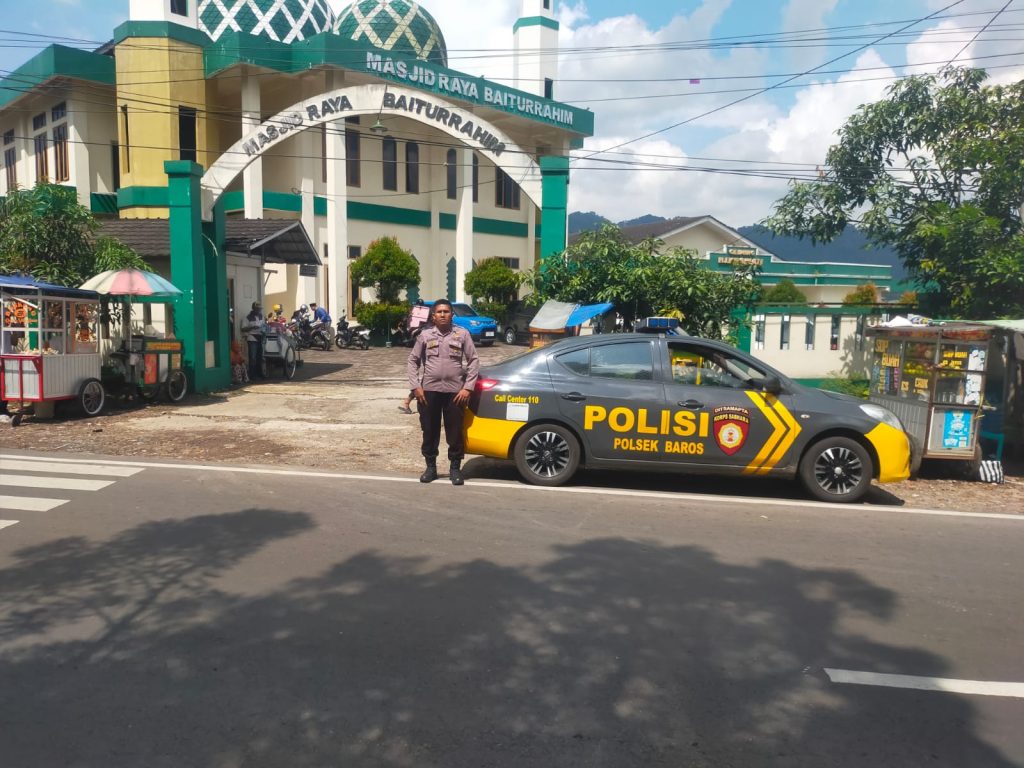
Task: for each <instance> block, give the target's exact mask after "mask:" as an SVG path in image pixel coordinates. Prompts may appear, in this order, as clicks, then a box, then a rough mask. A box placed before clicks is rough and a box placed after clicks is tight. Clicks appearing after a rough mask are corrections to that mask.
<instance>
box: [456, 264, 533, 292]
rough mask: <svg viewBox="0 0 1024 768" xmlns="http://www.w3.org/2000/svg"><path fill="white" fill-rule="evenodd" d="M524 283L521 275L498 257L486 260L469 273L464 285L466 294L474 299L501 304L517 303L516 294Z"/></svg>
mask: <svg viewBox="0 0 1024 768" xmlns="http://www.w3.org/2000/svg"><path fill="white" fill-rule="evenodd" d="M522 282H523V277H522V275H521V274H520V273H518V272H516V271H515V270H514V269H512V268H511V267H509V266H508V265H507V264H506V263H505V262H504V261H502V260H501V259H500V258H498V257H497V256H493V257H491V258H489V259H484V260H483V261H481V262H480V263H479V264H477V265H476V266H475V267H473V268H472V269H471V270H470V271H469V272H467V273H466V279H465V282H464V283H463V285H464V286H465V289H466V293H468V294H470V295H471V296H473V297H474V298H481V299H486V300H487V301H491V302H497V303H500V304H510V303H512V302H513V301H515V298H516V292H517V291H518V290H519V286H520V285H521V284H522Z"/></svg>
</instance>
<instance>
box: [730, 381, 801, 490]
mask: <svg viewBox="0 0 1024 768" xmlns="http://www.w3.org/2000/svg"><path fill="white" fill-rule="evenodd" d="M747 397H749V398H750V399H751V400H753V401H754V405H756V406H757V408H758V410H759V411H761V413H763V414H764V417H765V418H766V419H768V423H769V424H771V425H772V433H771V435H770V436H769V437H768V439H767V440H765V443H764V445H762V446H761V450H760V451H758V452H757V456H755V457H754V460H753V461H752V462H750V463H749V464H748V465H747V466H746V468H745V469H744V470H743V474H745V475H754V474H757V475H766V474H768V473H769V472H771V471H772V470H773V469H774V468H775V465H776V464H778V463H779V462H780V461H781V460H782V459H783V457H784V456H785V455H786V451H788V450H789V449H790V447H791V446H792V445H793V441H795V440H796V438H797V435H799V434H800V425H799V424H797V423H796V419H794V418H793V415H792V414H791V413H790V412H789V409H788V408H786V406H785V405H783V404H782V401H781V400H779V398H777V397H775V396H774V395H770V394H766V395H763V396H762V395H761V394H760V393H758V392H751V391H748V392H747Z"/></svg>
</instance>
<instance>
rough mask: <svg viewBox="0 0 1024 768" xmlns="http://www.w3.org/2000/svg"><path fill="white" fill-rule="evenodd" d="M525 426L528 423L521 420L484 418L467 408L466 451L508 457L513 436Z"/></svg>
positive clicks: (498, 457)
mask: <svg viewBox="0 0 1024 768" xmlns="http://www.w3.org/2000/svg"><path fill="white" fill-rule="evenodd" d="M525 426H526V424H525V423H523V422H521V421H506V420H505V419H487V418H483V417H481V416H477V415H476V414H475V413H473V412H472V411H470V410H468V409H467V411H466V421H465V424H464V426H463V429H464V432H465V436H466V453H476V454H479V455H481V456H490V457H492V458H495V459H507V458H508V451H509V448H510V447H511V446H512V438H514V437H515V436H516V432H518V431H519V430H520V429H522V428H523V427H525Z"/></svg>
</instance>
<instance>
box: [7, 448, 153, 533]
mask: <svg viewBox="0 0 1024 768" xmlns="http://www.w3.org/2000/svg"><path fill="white" fill-rule="evenodd" d="M144 469H145V467H127V466H122V465H117V464H102V463H100V462H89V461H76V460H74V459H71V460H60V459H57V460H51V459H49V458H46V457H42V456H40V457H35V456H16V455H15V456H10V455H6V456H0V487H3V486H6V487H9V488H26V489H28V488H39V489H45V490H58V491H87V492H88V491H99V490H102V489H104V488H106V487H107V486H109V485H113V484H114V483H116V482H117V481H118V480H119V479H120V478H125V477H132V476H133V475H137V474H138V473H139V472H142V471H143V470H144ZM68 475H71V477H68ZM76 475H77V477H76ZM82 475H89V477H88V478H85V477H81V476H82ZM104 476H107V477H109V478H110V479H103V478H104ZM61 495H63V494H61ZM70 501H71V499H70V498H65V499H56V498H48V497H43V496H31V495H25V496H11V495H4V494H0V512H4V511H16V512H49V511H50V510H52V509H56V508H57V507H60V506H63V505H64V504H68V503H70ZM19 517H20V515H19ZM23 519H24V518H23ZM19 522H21V521H19V520H0V529H4V528H9V527H10V526H12V525H16V524H17V523H19Z"/></svg>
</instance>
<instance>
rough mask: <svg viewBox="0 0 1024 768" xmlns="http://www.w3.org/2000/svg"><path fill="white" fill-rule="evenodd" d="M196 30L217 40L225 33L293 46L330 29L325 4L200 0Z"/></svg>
mask: <svg viewBox="0 0 1024 768" xmlns="http://www.w3.org/2000/svg"><path fill="white" fill-rule="evenodd" d="M197 11H198V16H199V29H201V30H202V31H203V32H205V33H206V34H208V35H209V36H210V37H211V38H212V39H214V40H216V39H217V38H219V37H220V36H221V35H222V34H224V33H225V32H227V31H228V30H234V31H235V32H246V33H248V34H250V35H257V36H259V37H267V38H270V39H271V40H276V41H277V42H279V43H294V42H296V41H298V40H305V39H306V38H309V37H312V36H313V35H318V34H320V33H321V32H326V31H327V30H329V29H330V28H331V23H332V22H333V21H334V14H332V13H331V7H330V6H329V5H328V4H327V0H200V2H199V8H198V9H197Z"/></svg>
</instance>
